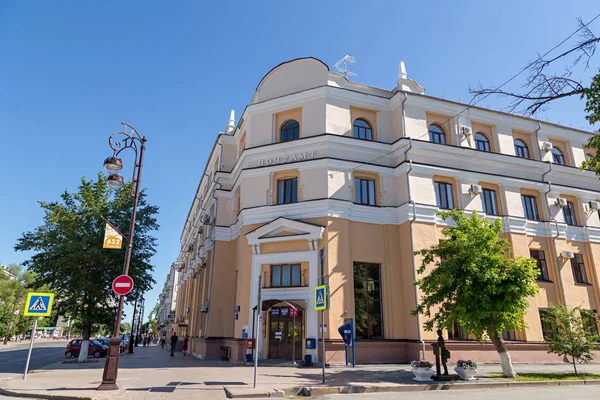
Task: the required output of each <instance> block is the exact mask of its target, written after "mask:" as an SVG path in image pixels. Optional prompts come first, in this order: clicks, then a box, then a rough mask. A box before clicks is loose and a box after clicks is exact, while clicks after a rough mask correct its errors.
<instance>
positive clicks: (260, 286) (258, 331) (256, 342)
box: [254, 274, 262, 387]
mask: <svg viewBox="0 0 600 400" xmlns="http://www.w3.org/2000/svg"><path fill="white" fill-rule="evenodd" d="M261 309H262V274H260V275H259V276H258V303H256V319H255V321H254V325H255V326H256V336H255V337H254V387H256V370H257V369H258V338H259V337H260V312H261Z"/></svg>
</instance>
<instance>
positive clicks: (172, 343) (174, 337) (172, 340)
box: [171, 332, 179, 357]
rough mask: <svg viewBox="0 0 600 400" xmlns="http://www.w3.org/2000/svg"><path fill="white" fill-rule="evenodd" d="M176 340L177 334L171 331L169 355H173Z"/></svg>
mask: <svg viewBox="0 0 600 400" xmlns="http://www.w3.org/2000/svg"><path fill="white" fill-rule="evenodd" d="M178 340H179V338H178V337H177V334H176V333H175V332H173V336H171V357H175V347H176V346H177V341H178Z"/></svg>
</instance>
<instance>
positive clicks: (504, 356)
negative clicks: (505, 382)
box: [491, 333, 517, 378]
mask: <svg viewBox="0 0 600 400" xmlns="http://www.w3.org/2000/svg"><path fill="white" fill-rule="evenodd" d="M491 338H492V343H494V347H496V351H497V352H498V355H499V356H500V366H501V367H502V375H504V377H505V378H516V377H517V373H516V372H515V370H514V368H513V365H512V361H511V360H510V354H508V350H507V349H506V345H505V344H504V340H503V339H502V337H501V336H500V335H498V334H497V333H494V334H493V335H491Z"/></svg>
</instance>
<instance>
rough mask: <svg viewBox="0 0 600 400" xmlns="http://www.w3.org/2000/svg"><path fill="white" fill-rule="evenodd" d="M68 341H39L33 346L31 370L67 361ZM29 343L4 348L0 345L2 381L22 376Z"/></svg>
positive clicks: (0, 373) (0, 374) (0, 375)
mask: <svg viewBox="0 0 600 400" xmlns="http://www.w3.org/2000/svg"><path fill="white" fill-rule="evenodd" d="M67 343H68V342H67V341H66V340H45V339H41V340H37V341H36V342H35V343H34V345H33V351H32V353H31V361H30V362H29V370H30V371H31V370H35V369H40V368H42V367H44V366H46V365H49V364H53V363H55V362H58V361H64V360H65V346H66V345H67ZM28 350H29V342H21V343H19V344H11V345H8V346H4V345H2V344H0V379H3V378H7V377H12V376H14V375H15V374H22V373H23V372H24V371H25V361H26V359H27V351H28Z"/></svg>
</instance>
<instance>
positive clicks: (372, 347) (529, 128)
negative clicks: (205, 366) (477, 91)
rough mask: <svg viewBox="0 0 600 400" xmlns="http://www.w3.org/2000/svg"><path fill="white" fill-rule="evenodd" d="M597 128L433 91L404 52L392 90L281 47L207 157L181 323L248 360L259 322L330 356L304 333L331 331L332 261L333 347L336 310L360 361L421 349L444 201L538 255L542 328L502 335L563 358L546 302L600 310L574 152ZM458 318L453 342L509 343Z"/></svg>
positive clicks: (331, 358)
mask: <svg viewBox="0 0 600 400" xmlns="http://www.w3.org/2000/svg"><path fill="white" fill-rule="evenodd" d="M590 135H592V134H591V133H589V132H585V131H581V130H576V129H571V128H567V127H563V126H558V125H555V124H551V123H547V122H542V121H537V120H534V119H530V118H524V117H520V116H516V115H511V114H506V113H502V112H497V111H491V110H487V109H483V108H478V107H474V106H467V105H465V104H459V103H456V102H452V101H448V100H443V99H439V98H434V97H430V96H427V95H425V94H424V88H422V87H421V86H419V84H417V83H416V82H415V81H413V80H410V79H408V78H407V76H406V72H405V71H404V68H403V66H402V68H401V70H400V74H399V76H398V81H397V86H396V87H395V88H394V89H393V90H383V89H378V88H374V87H369V86H365V85H361V84H359V83H354V82H350V81H348V80H347V79H346V78H345V77H343V76H341V75H338V74H336V73H332V72H331V71H330V70H329V68H328V67H327V66H326V65H325V64H324V63H323V62H321V61H319V60H317V59H314V58H303V59H296V60H292V61H289V62H286V63H283V64H280V65H278V66H276V67H275V68H273V69H272V70H271V71H270V72H269V73H268V74H267V75H265V77H264V78H263V79H262V80H261V81H260V83H259V84H258V87H257V89H256V92H255V94H254V96H253V98H252V102H251V103H250V104H249V105H248V106H247V107H246V109H245V110H244V112H243V114H242V116H241V118H240V119H239V121H237V123H236V122H235V119H234V116H233V113H232V116H231V118H230V121H229V124H228V126H227V128H226V130H225V132H224V133H220V134H219V135H218V136H217V139H216V142H215V145H214V147H213V149H212V152H211V155H210V158H209V159H208V161H207V163H206V167H205V171H204V173H203V174H202V175H201V178H200V183H199V185H198V188H197V191H196V194H195V196H194V198H193V201H192V204H191V207H190V210H189V214H188V217H187V220H186V223H185V228H184V229H183V232H182V235H181V245H182V247H181V252H180V255H179V257H178V259H177V260H176V263H175V264H174V268H175V269H176V270H178V271H179V273H180V277H179V280H178V282H177V287H178V300H177V305H176V315H175V318H176V322H177V323H176V324H175V326H174V327H175V329H176V331H177V332H178V334H179V335H180V336H181V335H187V336H189V337H190V338H191V340H190V346H191V351H192V353H193V354H195V355H196V356H198V357H206V358H217V357H219V355H220V348H221V347H223V346H225V347H230V348H231V355H230V357H231V360H234V361H239V360H243V359H244V355H245V354H246V349H245V344H246V343H245V338H252V337H253V336H254V335H255V334H256V333H257V332H258V342H257V346H258V354H259V357H260V358H263V359H283V360H290V361H291V360H292V359H296V360H297V359H300V358H301V357H302V356H303V355H305V354H311V355H312V357H313V360H317V361H318V360H319V354H318V346H317V349H306V348H305V346H304V339H306V338H318V337H319V333H320V317H319V315H318V312H317V311H314V305H315V299H314V288H315V286H317V285H318V284H319V282H320V279H321V278H322V277H325V279H326V280H328V282H329V285H330V294H331V297H330V308H329V310H327V311H326V312H325V324H324V327H325V333H324V334H325V348H326V358H327V362H330V363H337V362H343V360H344V345H343V342H342V340H341V337H340V336H339V334H338V333H337V328H338V327H339V326H341V325H342V324H343V322H344V319H345V318H350V317H352V318H355V319H356V327H357V329H356V357H357V362H359V363H361V362H398V361H410V360H413V359H417V358H418V357H419V356H420V355H419V352H420V351H421V349H423V348H425V349H426V350H425V351H426V353H429V352H430V351H431V347H430V346H429V347H426V346H425V345H426V343H428V342H430V341H433V340H435V339H436V335H435V333H434V332H428V331H425V330H424V329H423V328H422V326H423V323H424V321H423V320H422V317H415V316H412V315H411V310H414V309H415V307H416V304H417V301H418V299H419V292H418V289H417V288H415V287H414V285H413V281H414V280H415V278H416V277H417V273H416V267H418V265H419V263H420V258H419V257H413V252H414V251H415V250H419V249H423V248H426V247H429V246H431V245H434V244H437V243H439V241H440V240H443V239H444V236H443V234H442V230H443V228H444V226H446V225H445V222H444V221H442V220H441V219H440V218H439V217H437V216H436V211H438V210H439V209H452V208H456V209H461V210H465V211H467V212H471V211H472V210H477V211H478V212H479V213H482V214H483V215H485V216H486V217H487V218H490V219H496V218H500V219H501V220H502V222H503V227H504V232H505V233H504V236H505V238H506V239H508V240H509V241H510V243H511V244H512V246H513V250H514V255H515V256H525V257H533V258H536V259H537V260H538V265H539V266H540V268H541V270H540V278H539V281H538V284H539V286H540V291H539V294H538V295H536V296H535V297H534V298H531V301H530V307H529V310H528V312H527V315H526V321H525V322H526V323H527V325H528V328H527V329H526V330H524V331H521V332H512V331H510V332H509V331H507V332H505V333H504V337H505V339H506V340H507V341H508V342H509V345H508V348H509V350H511V355H512V358H513V360H515V361H544V360H546V361H551V360H558V359H557V358H554V356H552V355H548V354H547V352H546V348H545V345H544V341H543V340H544V334H545V333H546V332H547V329H548V327H545V326H544V325H543V324H542V322H541V319H540V315H542V314H543V313H544V310H545V309H546V308H547V307H548V305H549V304H550V303H566V304H568V305H570V306H582V307H583V308H584V309H586V310H589V312H591V313H594V314H596V313H597V311H596V310H597V309H598V302H599V300H600V292H599V282H598V267H599V265H600V219H599V213H598V201H599V200H600V186H599V181H598V178H597V177H596V176H595V175H594V173H592V172H590V171H581V170H580V169H579V168H578V166H579V165H581V163H582V161H583V160H584V159H585V158H586V157H588V156H589V155H591V153H589V152H588V150H586V149H585V148H584V144H585V143H586V142H587V141H588V139H589V138H590ZM259 280H260V281H261V293H262V303H261V304H260V305H258V304H257V303H258V292H259ZM257 312H258V313H259V314H260V316H261V319H260V322H259V324H258V325H256V326H255V323H254V321H255V316H256V313H257ZM590 329H597V326H596V324H593V326H592V324H591V325H590ZM445 334H446V335H447V336H448V339H449V340H448V346H449V349H450V350H452V352H453V353H452V354H453V358H457V359H458V358H462V357H469V358H471V359H474V360H479V361H497V359H498V358H497V357H498V356H497V353H495V350H494V348H493V346H492V345H491V344H485V343H484V344H477V343H476V342H473V341H471V340H469V339H470V338H469V336H468V335H467V334H466V332H464V330H463V329H462V328H461V327H460V326H455V327H454V328H453V329H452V330H451V331H449V332H446V333H445ZM427 356H428V357H431V355H430V353H429V354H427Z"/></svg>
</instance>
